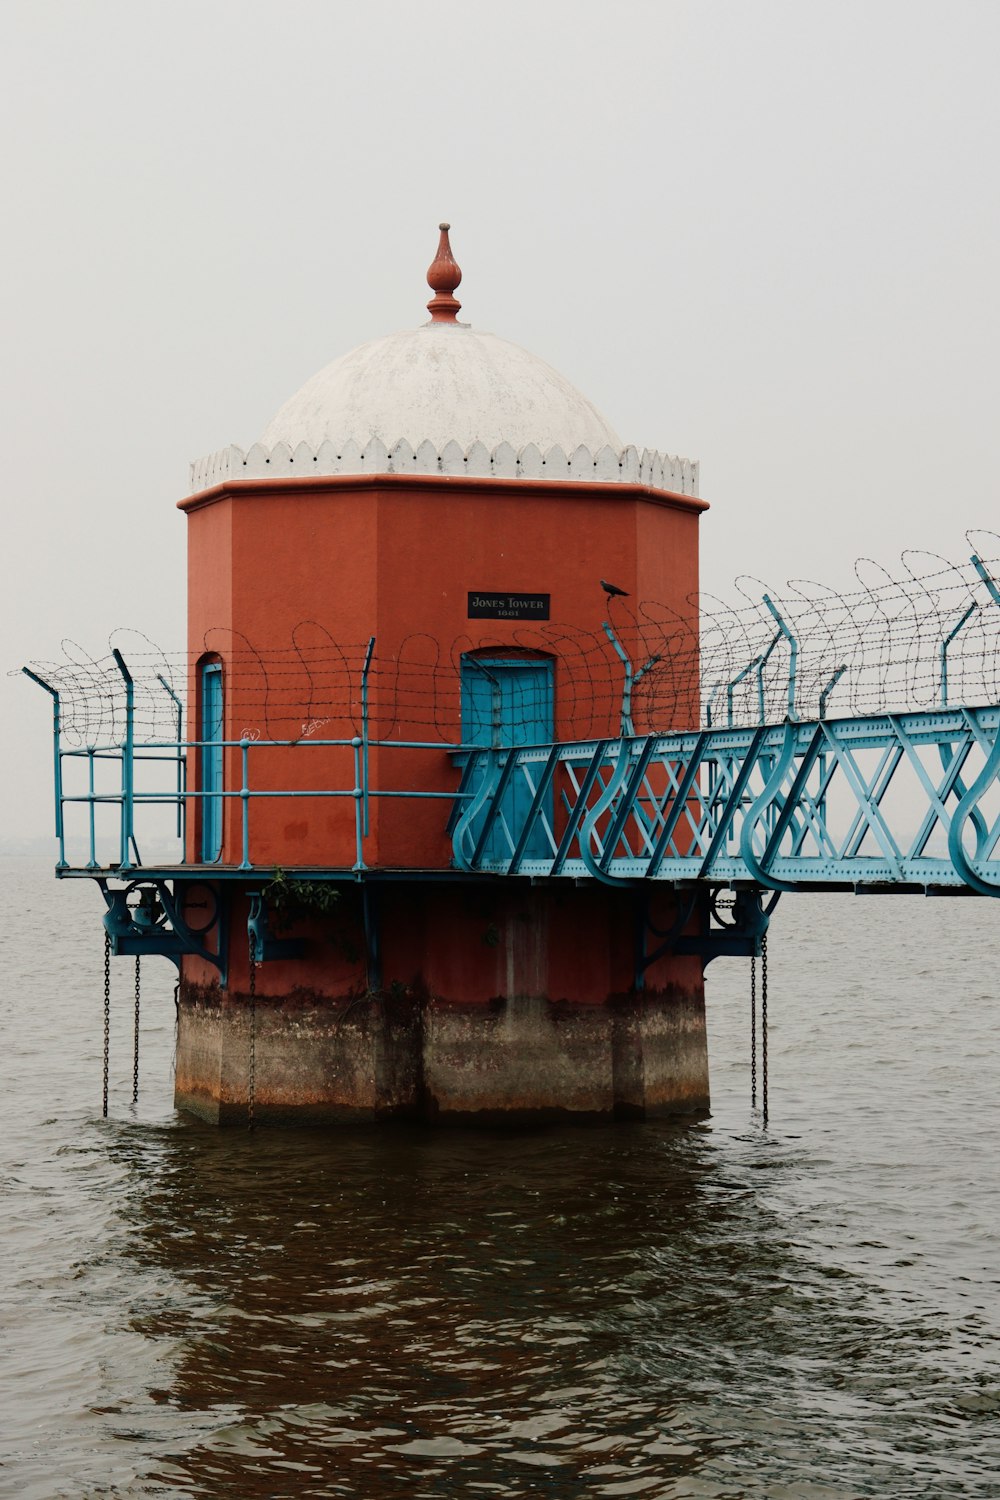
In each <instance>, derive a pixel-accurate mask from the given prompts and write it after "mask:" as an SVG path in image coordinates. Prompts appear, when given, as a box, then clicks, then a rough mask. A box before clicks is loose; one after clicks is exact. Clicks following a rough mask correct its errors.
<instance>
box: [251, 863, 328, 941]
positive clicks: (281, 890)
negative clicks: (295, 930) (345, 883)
mask: <svg viewBox="0 0 1000 1500" xmlns="http://www.w3.org/2000/svg"><path fill="white" fill-rule="evenodd" d="M263 895H264V900H265V901H266V903H267V909H268V911H269V912H270V913H271V915H272V916H273V918H274V928H275V931H276V932H284V931H287V929H288V928H289V927H290V926H291V925H292V923H293V922H294V921H295V920H296V919H297V918H298V917H304V916H320V917H330V916H333V914H334V912H335V911H336V908H337V903H338V901H339V900H340V892H339V891H338V890H337V888H336V886H335V885H333V884H331V882H330V881H328V880H290V879H289V877H288V876H287V875H286V874H285V872H284V870H280V869H276V870H275V872H274V875H273V877H272V879H271V880H269V881H268V883H267V885H266V886H265V887H264V892H263Z"/></svg>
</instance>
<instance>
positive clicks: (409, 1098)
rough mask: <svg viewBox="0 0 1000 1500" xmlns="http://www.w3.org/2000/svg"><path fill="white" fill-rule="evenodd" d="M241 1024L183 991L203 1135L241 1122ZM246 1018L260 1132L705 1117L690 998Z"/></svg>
mask: <svg viewBox="0 0 1000 1500" xmlns="http://www.w3.org/2000/svg"><path fill="white" fill-rule="evenodd" d="M250 1016H251V1006H250V999H249V996H248V995H245V994H241V995H234V996H232V997H221V996H220V993H219V991H218V990H212V989H207V990H206V989H202V988H201V987H199V986H195V985H187V984H186V985H182V988H181V993H180V1019H179V1026H178V1039H177V1068H176V1094H175V1099H176V1103H177V1105H178V1107H179V1108H181V1109H186V1110H189V1111H191V1112H192V1113H194V1114H196V1115H199V1116H200V1117H201V1118H202V1119H204V1120H208V1121H210V1122H211V1123H213V1124H220V1125H225V1124H236V1123H238V1124H243V1123H245V1122H246V1120H247V1114H248V1098H249V1092H248V1091H249V1076H250V1041H251V1037H250ZM255 1018H256V1019H255V1036H254V1054H255V1085H256V1086H255V1105H254V1112H255V1117H256V1118H257V1119H258V1120H260V1121H273V1122H281V1123H289V1124H292V1123H296V1122H301V1123H323V1122H330V1123H333V1122H336V1121H347V1120H376V1119H383V1118H390V1117H392V1116H405V1117H409V1118H419V1119H426V1120H438V1121H441V1122H445V1121H448V1120H451V1121H455V1122H459V1121H468V1122H470V1123H473V1122H478V1123H483V1124H489V1123H494V1124H495V1123H503V1122H511V1123H513V1122H531V1121H541V1120H550V1119H560V1118H562V1119H570V1118H578V1119H615V1118H626V1119H646V1118H651V1117H653V1116H656V1115H668V1114H687V1113H697V1112H701V1111H704V1110H706V1109H707V1108H708V1102H709V1098H708V1055H707V1048H706V1039H705V1017H704V1004H703V1000H702V997H701V996H700V995H699V994H693V993H689V992H678V993H674V994H647V995H640V996H629V997H619V998H616V999H615V1000H614V1001H613V1002H609V1003H608V1004H606V1005H593V1004H587V1005H573V1004H571V1003H570V1002H568V1001H565V1000H562V1001H559V1002H556V1003H552V1002H550V1001H549V1000H547V999H545V998H544V997H539V996H515V997H513V998H510V999H506V998H502V997H501V998H498V999H497V1000H495V1001H494V1002H493V1003H492V1004H490V1005H488V1006H484V1005H476V1004H462V1003H461V1002H455V1001H448V1000H444V999H441V998H434V997H425V996H416V995H411V996H409V997H406V998H394V997H391V996H381V997H364V998H357V999H354V1000H350V999H348V1000H343V1001H339V1002H338V1001H331V1000H328V999H325V998H323V997H319V996H314V997H312V998H304V997H296V998H294V999H291V1000H289V1001H286V1002H282V1001H280V1000H275V999H274V998H272V997H263V998H261V997H258V999H257V1001H256V1007H255Z"/></svg>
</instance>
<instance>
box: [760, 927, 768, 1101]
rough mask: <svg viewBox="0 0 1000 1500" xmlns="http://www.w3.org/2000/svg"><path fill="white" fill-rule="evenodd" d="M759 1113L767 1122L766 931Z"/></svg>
mask: <svg viewBox="0 0 1000 1500" xmlns="http://www.w3.org/2000/svg"><path fill="white" fill-rule="evenodd" d="M760 971H761V972H760V1063H761V1113H762V1117H763V1121H764V1124H765V1125H766V1124H767V933H766V932H765V933H764V936H763V937H762V938H761V940H760Z"/></svg>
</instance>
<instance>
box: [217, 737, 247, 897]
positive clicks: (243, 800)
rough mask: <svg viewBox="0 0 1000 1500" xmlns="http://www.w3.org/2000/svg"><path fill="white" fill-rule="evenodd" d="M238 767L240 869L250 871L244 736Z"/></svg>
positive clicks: (241, 741) (245, 743) (245, 744)
mask: <svg viewBox="0 0 1000 1500" xmlns="http://www.w3.org/2000/svg"><path fill="white" fill-rule="evenodd" d="M240 767H241V776H242V785H241V787H240V814H241V826H242V830H243V861H242V863H241V865H240V869H241V870H252V869H253V866H252V865H251V863H250V741H249V740H248V739H247V737H246V735H244V736H243V738H242V739H241V740H240ZM223 784H224V783H223Z"/></svg>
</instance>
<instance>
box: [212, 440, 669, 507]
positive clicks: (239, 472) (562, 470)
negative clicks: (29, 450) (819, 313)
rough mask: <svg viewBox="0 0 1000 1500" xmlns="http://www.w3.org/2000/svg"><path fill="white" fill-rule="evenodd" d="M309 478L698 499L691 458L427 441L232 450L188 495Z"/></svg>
mask: <svg viewBox="0 0 1000 1500" xmlns="http://www.w3.org/2000/svg"><path fill="white" fill-rule="evenodd" d="M308 474H316V475H320V474H323V475H325V474H452V475H457V474H464V475H470V476H472V477H474V478H477V479H532V480H538V479H571V480H573V481H575V482H577V483H579V482H580V481H584V482H588V481H589V482H591V483H600V484H608V483H609V482H610V483H618V484H644V485H648V486H649V487H650V488H651V489H654V490H664V491H666V492H668V493H671V494H675V495H697V494H698V464H697V462H696V461H694V460H692V459H689V458H676V457H674V456H673V455H671V454H669V453H657V452H655V451H654V450H653V449H652V448H644V449H643V450H642V452H640V451H639V450H638V449H637V448H633V447H628V448H623V449H622V450H621V451H620V452H619V451H616V450H615V449H614V448H610V447H604V448H601V449H600V450H599V451H598V452H597V453H592V452H591V451H590V449H589V448H585V447H583V446H582V445H581V446H580V447H579V448H575V449H574V450H573V452H572V453H566V452H564V451H563V449H562V448H560V447H558V446H555V447H552V448H547V449H545V450H544V451H543V450H542V449H540V448H537V447H536V446H535V444H534V443H529V444H528V446H527V447H526V448H521V449H520V450H519V451H516V450H515V449H514V448H512V447H511V446H510V444H509V443H501V444H500V445H499V446H498V447H496V448H494V449H492V450H490V449H488V448H486V447H484V445H483V444H482V443H473V444H472V446H471V448H466V449H462V448H461V447H460V446H459V444H458V443H454V442H452V443H446V444H445V446H444V448H442V449H441V450H440V451H439V450H438V449H437V448H435V447H434V446H433V444H431V443H428V442H426V441H425V442H422V443H419V444H413V443H411V442H408V441H407V440H406V439H405V438H400V439H399V440H398V441H397V442H395V443H393V445H392V447H391V448H389V447H386V445H385V443H383V442H382V441H381V439H379V438H376V437H370V438H369V439H368V441H367V442H366V443H364V444H361V443H359V442H358V441H357V440H356V439H354V438H350V439H344V441H342V442H333V441H331V440H330V439H329V438H327V440H326V441H325V442H323V443H321V444H320V446H319V447H318V448H310V447H308V446H307V445H306V444H305V443H299V445H298V447H297V448H296V449H295V450H294V452H293V451H292V449H291V448H289V446H288V444H287V443H276V444H275V445H274V447H273V448H265V447H264V446H263V445H262V444H260V443H254V445H253V447H252V448H248V449H247V451H246V452H245V453H244V451H243V449H242V448H237V447H236V445H235V444H233V445H232V446H231V447H229V448H220V449H219V451H218V452H217V453H210V454H208V456H207V457H206V458H199V459H196V460H195V462H194V463H193V464H192V465H191V493H192V494H195V495H196V494H199V493H200V492H201V491H202V490H209V489H212V488H213V487H214V486H215V485H217V484H225V483H227V482H228V481H231V480H234V479H291V478H295V479H299V478H304V477H305V476H306V475H308Z"/></svg>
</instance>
